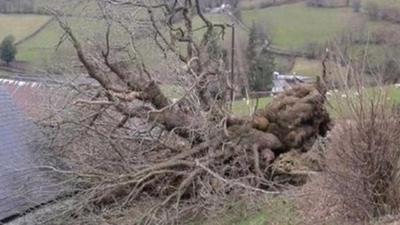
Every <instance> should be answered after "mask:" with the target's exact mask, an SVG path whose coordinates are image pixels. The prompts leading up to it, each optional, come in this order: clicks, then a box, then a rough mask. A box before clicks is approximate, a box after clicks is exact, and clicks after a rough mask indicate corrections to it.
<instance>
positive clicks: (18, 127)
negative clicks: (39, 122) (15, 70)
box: [0, 84, 57, 224]
mask: <svg viewBox="0 0 400 225" xmlns="http://www.w3.org/2000/svg"><path fill="white" fill-rule="evenodd" d="M44 140H45V139H44V137H43V136H42V135H41V133H40V131H39V128H38V127H36V126H35V124H34V123H33V122H32V121H30V120H28V119H27V117H26V115H25V113H24V112H23V108H21V105H18V104H17V103H16V101H15V99H14V98H13V97H12V95H11V94H10V90H9V89H7V87H4V86H3V85H1V84H0V224H1V222H2V220H4V219H5V218H8V217H10V216H14V215H16V214H21V213H24V211H26V210H28V209H30V208H32V207H35V206H38V205H40V204H42V203H45V202H48V201H50V200H52V199H54V198H55V196H56V195H57V193H56V186H54V180H52V178H51V177H50V176H49V174H47V172H45V171H44V170H41V169H40V168H39V167H38V166H39V161H40V160H43V159H45V158H44V155H43V153H44V152H43V149H42V148H41V146H42V143H43V141H44Z"/></svg>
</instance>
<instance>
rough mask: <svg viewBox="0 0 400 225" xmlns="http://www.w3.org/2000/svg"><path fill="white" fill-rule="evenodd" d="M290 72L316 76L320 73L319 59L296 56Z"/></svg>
mask: <svg viewBox="0 0 400 225" xmlns="http://www.w3.org/2000/svg"><path fill="white" fill-rule="evenodd" d="M292 73H296V74H298V75H303V76H318V75H320V74H321V73H322V64H321V61H320V60H312V59H306V58H297V59H296V62H295V64H294V67H293V69H292Z"/></svg>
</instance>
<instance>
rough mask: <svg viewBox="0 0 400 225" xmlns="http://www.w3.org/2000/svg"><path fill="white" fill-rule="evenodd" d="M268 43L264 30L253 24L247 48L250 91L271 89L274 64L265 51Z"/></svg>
mask: <svg viewBox="0 0 400 225" xmlns="http://www.w3.org/2000/svg"><path fill="white" fill-rule="evenodd" d="M268 43H269V42H268V39H267V35H266V33H265V31H264V29H263V28H262V27H261V26H259V25H257V24H255V23H253V25H252V27H251V29H250V34H249V44H248V47H247V60H248V64H249V71H248V80H249V87H250V90H251V91H267V90H269V89H270V88H271V84H272V73H273V72H274V69H275V63H274V58H273V55H272V54H271V53H269V52H268V51H267V47H268Z"/></svg>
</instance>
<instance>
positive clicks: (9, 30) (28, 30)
mask: <svg viewBox="0 0 400 225" xmlns="http://www.w3.org/2000/svg"><path fill="white" fill-rule="evenodd" d="M49 19H50V17H48V16H41V15H20V14H0V40H3V38H4V37H5V36H7V35H10V34H12V35H14V37H15V38H16V41H19V40H22V39H24V38H25V37H27V36H29V35H30V34H32V33H33V32H35V31H36V30H37V29H39V28H40V27H41V26H43V25H44V24H45V23H46V22H47V21H49Z"/></svg>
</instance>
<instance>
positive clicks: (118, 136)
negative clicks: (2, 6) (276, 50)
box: [46, 0, 330, 224]
mask: <svg viewBox="0 0 400 225" xmlns="http://www.w3.org/2000/svg"><path fill="white" fill-rule="evenodd" d="M98 6H99V8H100V9H101V10H102V13H103V17H104V21H106V24H107V31H106V33H105V44H104V45H105V46H102V47H104V48H103V49H101V48H100V49H101V50H100V53H98V52H96V51H91V50H90V48H89V47H88V46H83V45H82V44H81V42H80V41H79V40H78V38H77V37H76V36H75V34H74V32H73V30H72V29H71V28H70V27H69V26H68V23H66V22H65V21H64V20H63V17H62V16H61V15H60V12H54V14H55V16H56V19H57V21H58V22H59V24H60V27H61V28H62V29H63V30H64V32H65V34H66V37H67V38H68V40H69V41H70V42H71V43H72V45H73V47H74V49H75V50H76V53H77V56H78V59H79V61H80V63H82V65H83V66H84V68H85V70H86V72H87V74H88V75H89V76H90V77H91V78H93V79H94V80H95V81H96V82H97V83H98V84H99V85H97V86H96V85H95V86H86V85H84V86H80V87H74V90H75V91H76V92H77V94H76V96H77V98H76V99H75V101H74V102H72V104H71V105H70V106H69V107H68V108H67V109H68V113H67V114H62V115H61V116H58V117H51V118H50V119H49V120H48V121H46V122H47V124H51V127H52V128H53V130H52V132H51V133H53V134H56V135H54V137H53V138H54V139H53V142H52V144H53V146H52V147H53V148H54V149H56V150H57V149H58V150H59V151H58V152H59V155H60V157H62V158H63V160H64V161H65V162H68V163H69V165H70V169H68V170H67V171H66V170H60V169H56V168H54V171H56V172H59V173H61V174H64V175H66V176H67V177H69V179H70V180H71V181H72V183H73V188H72V190H74V191H75V193H79V194H78V195H77V198H79V199H80V201H79V204H77V205H75V206H74V207H73V210H71V211H73V215H74V216H75V217H79V216H82V214H80V213H82V212H85V211H86V212H87V211H88V210H90V209H91V210H94V209H97V208H103V207H106V208H107V207H118V208H125V207H130V206H132V205H134V204H135V202H136V201H137V200H139V199H146V198H155V199H158V201H157V204H154V205H153V207H152V208H151V210H148V211H147V212H146V213H145V214H144V215H143V218H142V220H140V223H142V224H153V223H157V224H161V223H164V224H169V223H173V222H174V221H175V222H176V220H177V219H179V218H180V217H182V216H183V215H185V214H186V213H189V214H196V213H198V212H199V211H201V210H204V209H205V208H207V205H208V204H211V202H212V200H213V199H214V198H215V196H221V195H223V196H225V195H228V194H232V195H234V194H235V193H236V194H238V193H239V192H241V191H243V190H249V191H252V192H260V193H273V194H276V193H279V191H280V190H281V189H282V187H281V186H280V184H279V183H276V182H274V179H273V178H274V176H275V169H273V168H274V167H273V165H274V163H275V164H276V159H277V158H279V156H281V155H282V154H285V153H288V152H298V153H299V154H301V153H302V152H307V151H308V150H309V149H310V148H311V146H312V145H313V142H314V141H315V140H316V138H317V137H318V136H319V135H325V134H326V132H327V130H328V129H329V123H330V118H329V115H328V113H327V111H326V109H325V106H324V103H325V88H324V84H323V82H322V81H318V82H317V83H316V84H314V85H303V86H297V87H294V88H293V89H290V90H288V91H286V92H284V93H282V94H281V95H279V96H278V97H276V98H275V99H274V100H273V101H272V103H270V104H269V105H268V106H267V107H266V108H265V109H261V110H258V111H257V112H256V113H255V114H254V115H252V116H250V117H245V118H239V117H235V116H234V115H233V113H232V110H231V107H230V105H231V104H232V101H233V98H232V93H233V92H234V91H235V90H234V89H235V86H234V82H233V80H231V79H230V78H229V76H228V74H227V72H226V70H225V69H223V68H224V66H223V64H224V62H223V60H221V59H219V60H211V59H210V57H208V53H207V51H206V49H207V46H208V45H209V44H210V41H211V40H210V39H209V37H210V33H211V32H215V31H218V32H220V34H221V35H223V34H224V32H225V29H227V25H224V24H214V23H212V22H211V21H210V20H208V19H207V18H206V17H205V16H204V15H203V14H202V12H201V10H200V7H199V2H198V0H185V1H166V2H164V3H160V4H149V3H147V1H125V2H117V1H107V0H105V1H98ZM121 7H123V9H121ZM127 9H131V10H135V9H145V12H146V13H147V15H148V20H149V22H150V27H149V29H151V30H152V31H153V32H154V35H155V36H154V39H153V41H154V42H156V43H157V45H158V46H159V47H160V48H161V49H162V50H163V52H164V53H165V54H166V55H167V54H170V53H172V54H173V56H170V57H172V58H173V59H179V61H180V62H179V63H180V64H178V65H182V64H183V65H185V70H184V71H181V72H179V73H177V74H176V75H175V76H176V77H175V79H177V80H180V81H181V85H182V89H183V90H185V91H184V94H183V96H181V98H179V99H178V100H176V101H171V100H170V98H168V97H167V96H166V95H165V94H164V92H163V91H162V85H161V84H160V82H158V81H157V79H156V78H155V76H154V74H151V73H150V72H149V69H148V68H147V66H146V64H145V63H144V61H141V60H140V59H138V58H135V59H134V60H132V64H133V65H136V67H135V68H133V67H129V65H124V64H121V63H120V62H121V61H123V60H121V57H122V58H123V57H124V52H123V51H119V52H116V51H115V49H120V48H117V47H116V46H114V45H113V44H112V43H111V38H110V37H111V35H112V25H113V24H118V26H119V27H120V28H121V29H122V30H124V32H125V35H127V36H128V37H134V36H133V34H132V33H131V27H130V25H129V23H133V22H134V21H132V20H128V18H131V17H130V16H131V15H130V14H129V13H128V12H131V11H129V10H128V11H127ZM117 12H118V13H117ZM124 12H126V13H127V14H126V15H124ZM160 12H163V14H162V15H163V16H162V17H161V18H160V14H159V13H160ZM178 15H179V16H181V17H182V18H184V24H183V25H177V24H174V23H172V21H174V17H175V16H178ZM195 16H196V17H197V18H199V19H200V21H201V22H202V24H203V25H202V26H200V28H194V27H193V18H194V17H195ZM161 27H162V28H161ZM165 28H167V30H168V31H169V34H166V32H165ZM194 30H203V32H204V35H203V38H202V39H201V40H200V41H198V40H197V39H196V38H195V37H194V35H193V33H194ZM220 37H222V36H220ZM175 42H178V43H179V47H177V46H178V44H176V43H175ZM122 46H128V48H129V50H126V52H125V53H126V54H128V55H130V54H132V52H130V51H132V50H133V51H135V50H136V49H137V46H136V45H135V40H129V39H127V43H123V44H122ZM182 46H184V47H185V48H182ZM98 49H99V48H97V49H96V50H98ZM182 49H185V51H182ZM121 52H122V53H121ZM135 54H139V53H138V52H136V53H135ZM121 55H122V56H121ZM126 58H129V57H128V56H126ZM215 87H216V88H215ZM55 118H57V120H55ZM54 129H55V131H54ZM93 207H94V208H93ZM171 209H173V211H174V213H173V216H171V211H170V210H171ZM166 215H167V216H166ZM53 222H54V221H53ZM64 222H65V221H64ZM85 223H87V221H86V222H85ZM74 224H76V220H75V221H74Z"/></svg>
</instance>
